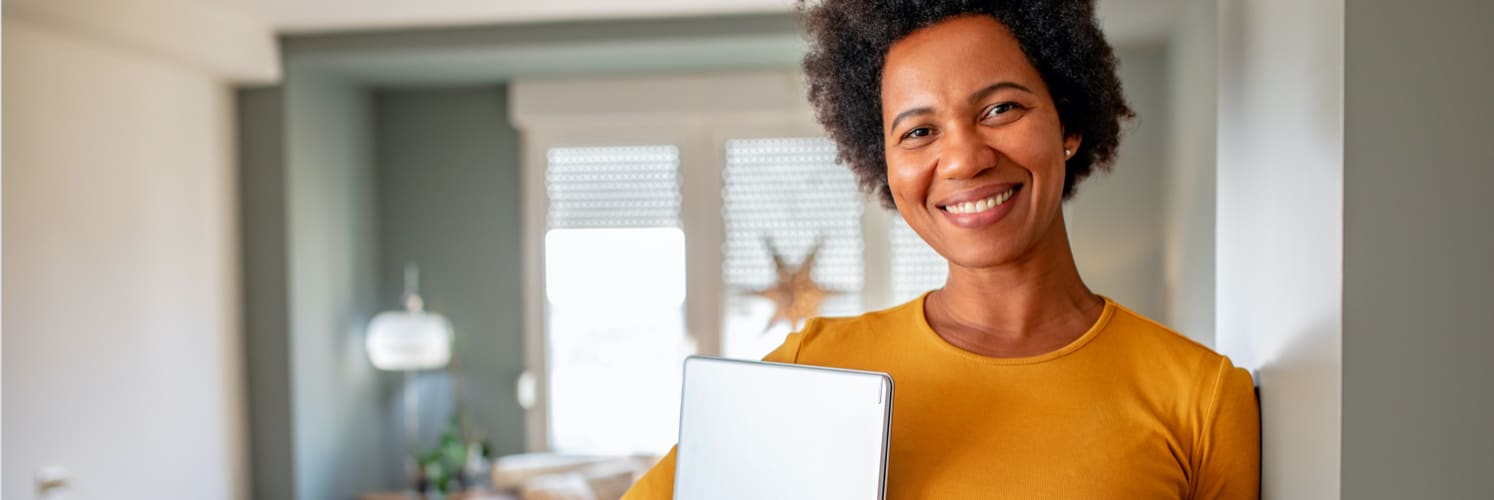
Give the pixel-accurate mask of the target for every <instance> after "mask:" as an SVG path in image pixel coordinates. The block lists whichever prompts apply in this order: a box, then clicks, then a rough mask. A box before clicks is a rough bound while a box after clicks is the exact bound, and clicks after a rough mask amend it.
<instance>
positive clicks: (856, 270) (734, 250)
mask: <svg viewBox="0 0 1494 500" xmlns="http://www.w3.org/2000/svg"><path fill="white" fill-rule="evenodd" d="M725 153H726V163H725V165H724V168H723V172H722V175H723V181H724V188H723V192H722V211H721V214H722V217H723V222H724V225H725V229H726V235H725V236H726V243H725V262H724V263H723V265H722V273H723V274H724V278H725V281H726V286H727V291H726V292H727V294H726V295H727V308H726V318H725V321H724V325H723V331H722V335H723V339H722V340H723V343H722V350H723V354H724V355H726V356H731V357H741V358H760V357H762V356H763V355H765V354H767V352H768V351H770V350H771V349H772V348H774V347H777V345H778V344H779V343H781V342H782V341H783V336H784V335H785V334H787V333H788V331H789V327H788V325H787V324H784V323H779V324H776V325H774V326H773V328H772V329H766V327H767V326H768V321H769V319H770V318H771V317H772V314H773V304H772V303H771V302H769V301H768V300H766V299H763V298H760V297H755V296H753V295H751V292H752V291H755V290H761V289H764V288H767V287H769V286H771V285H772V284H773V283H774V281H775V280H776V276H777V275H776V272H775V269H774V267H773V260H772V256H771V254H770V253H769V249H768V243H769V242H771V243H772V245H774V246H775V247H776V248H777V250H778V252H779V253H780V254H781V255H783V256H784V258H785V259H786V261H787V262H788V263H789V264H790V265H798V264H799V263H801V262H802V261H803V259H804V257H805V256H806V255H807V254H808V253H809V251H810V249H811V248H813V247H814V245H815V244H816V242H819V244H820V250H819V255H818V257H817V258H816V259H817V260H816V265H815V267H814V270H813V273H812V276H813V277H814V279H815V281H816V282H817V283H818V284H819V285H820V286H821V287H823V288H826V289H829V290H832V291H834V292H836V293H835V295H832V296H831V297H829V298H828V299H827V300H826V301H825V302H824V304H823V305H822V307H821V309H820V314H821V315H827V316H834V315H854V314H858V313H860V312H862V296H861V294H862V286H863V279H862V276H863V274H864V270H865V267H864V263H863V261H862V239H861V238H862V231H861V213H862V208H863V204H862V195H861V193H860V191H859V190H858V189H857V185H856V179H855V177H854V176H853V175H852V174H851V172H850V171H849V170H847V169H846V168H845V167H843V166H841V165H837V164H836V163H835V153H836V149H835V145H834V143H832V142H831V141H829V140H826V139H823V138H776V139H743V140H730V141H727V142H726V151H725ZM765 329H766V331H765Z"/></svg>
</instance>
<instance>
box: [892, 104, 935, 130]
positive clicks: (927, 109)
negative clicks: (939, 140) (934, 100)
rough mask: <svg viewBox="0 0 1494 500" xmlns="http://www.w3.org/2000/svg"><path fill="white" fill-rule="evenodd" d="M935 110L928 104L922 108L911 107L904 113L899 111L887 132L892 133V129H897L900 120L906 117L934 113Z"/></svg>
mask: <svg viewBox="0 0 1494 500" xmlns="http://www.w3.org/2000/svg"><path fill="white" fill-rule="evenodd" d="M933 112H934V108H930V107H928V106H924V107H921V108H913V109H909V110H906V111H903V112H902V113H898V114H897V117H895V118H893V119H892V125H889V126H888V127H887V132H888V133H891V132H892V131H894V130H897V123H898V122H900V121H903V119H904V118H912V117H914V116H918V115H927V114H930V113H933Z"/></svg>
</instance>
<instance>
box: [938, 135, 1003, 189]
mask: <svg viewBox="0 0 1494 500" xmlns="http://www.w3.org/2000/svg"><path fill="white" fill-rule="evenodd" d="M944 140H945V143H944V147H943V148H941V151H940V155H939V171H938V173H939V176H940V177H943V178H946V179H969V178H973V177H975V176H978V175H980V173H981V172H984V171H986V170H987V169H992V168H996V164H997V162H998V159H997V158H998V156H999V155H997V154H996V149H995V148H993V147H991V145H990V144H987V143H986V141H985V138H984V137H981V135H980V133H978V132H977V131H976V130H975V127H973V126H966V127H958V128H954V129H950V130H949V132H948V133H947V134H946V135H945V136H944Z"/></svg>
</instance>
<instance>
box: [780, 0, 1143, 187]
mask: <svg viewBox="0 0 1494 500" xmlns="http://www.w3.org/2000/svg"><path fill="white" fill-rule="evenodd" d="M798 9H799V12H800V14H801V16H802V19H803V22H804V25H805V30H806V31H807V36H808V38H809V43H810V51H809V54H808V55H807V56H805V57H804V73H805V76H806V77H807V79H808V83H809V101H810V104H812V105H813V106H814V108H815V116H816V117H817V118H818V119H819V121H820V124H822V125H824V127H825V129H826V131H828V132H829V134H830V137H831V138H832V139H834V140H835V142H836V144H837V145H838V146H839V148H840V153H839V157H838V160H839V161H840V163H842V164H844V165H847V166H849V167H850V169H851V171H852V172H854V173H855V174H856V177H857V178H858V179H859V180H860V183H861V187H862V189H863V190H865V191H866V192H867V193H871V194H876V195H878V196H879V197H880V198H881V200H882V204H883V205H884V206H886V207H888V208H894V206H895V205H894V202H893V199H892V190H891V189H890V188H889V187H888V185H887V161H886V157H885V151H884V145H883V142H882V99H881V87H882V83H881V80H882V66H883V64H884V63H885V62H886V59H887V50H888V49H889V48H890V47H891V46H892V44H893V43H894V42H896V41H898V40H900V39H902V38H903V37H906V36H908V34H910V33H912V32H914V31H917V30H918V29H920V28H924V27H927V26H930V25H933V24H936V23H938V22H940V21H943V20H945V19H949V18H952V17H958V16H966V15H988V16H991V17H994V18H995V19H996V20H997V21H998V22H1000V23H1001V24H1003V25H1005V26H1006V27H1007V29H1008V30H1010V31H1011V33H1012V35H1013V36H1014V37H1016V39H1017V43H1018V44H1019V45H1020V46H1021V48H1022V52H1023V53H1024V54H1026V56H1027V58H1028V60H1030V61H1031V62H1032V65H1033V66H1034V67H1036V68H1037V70H1038V73H1039V74H1040V75H1042V78H1043V81H1044V82H1045V83H1046V84H1047V85H1048V88H1049V91H1050V93H1051V95H1052V96H1053V101H1054V104H1055V106H1056V107H1057V109H1058V117H1059V121H1060V122H1061V123H1062V124H1063V128H1064V130H1065V132H1066V133H1067V134H1079V135H1080V136H1082V137H1083V138H1084V140H1083V142H1081V143H1080V146H1079V151H1076V152H1075V153H1074V156H1073V157H1071V158H1070V159H1069V160H1068V163H1067V175H1066V176H1065V179H1064V185H1063V196H1064V199H1068V198H1069V197H1071V196H1073V194H1074V186H1075V185H1076V184H1078V183H1079V181H1080V180H1083V179H1084V178H1085V177H1087V176H1089V174H1090V173H1092V172H1094V171H1095V170H1096V169H1099V170H1108V169H1109V167H1110V164H1111V162H1113V161H1114V160H1115V153H1116V149H1117V148H1118V147H1119V146H1120V122H1121V121H1122V120H1126V119H1129V118H1131V117H1133V116H1134V115H1135V113H1133V112H1132V111H1131V108H1130V106H1128V105H1127V104H1126V98H1125V96H1124V95H1123V93H1122V92H1121V82H1120V77H1119V76H1118V75H1117V74H1116V62H1115V51H1114V49H1112V48H1111V47H1110V44H1109V43H1108V42H1106V41H1105V35H1104V33H1102V32H1101V31H1100V26H1099V24H1098V22H1097V21H1096V20H1095V15H1094V12H1095V6H1094V0H984V1H982V0H823V1H820V2H818V3H816V4H814V5H809V4H807V3H806V0H799V6H798Z"/></svg>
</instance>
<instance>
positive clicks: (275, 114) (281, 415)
mask: <svg viewBox="0 0 1494 500" xmlns="http://www.w3.org/2000/svg"><path fill="white" fill-rule="evenodd" d="M238 120H239V126H238V133H239V193H240V194H239V201H240V209H239V214H240V215H239V217H240V219H239V224H240V226H239V227H240V230H241V231H242V232H243V236H242V238H241V243H242V251H241V254H242V256H243V257H242V266H243V286H244V292H243V293H244V295H243V297H244V306H243V310H244V352H245V371H246V380H247V383H248V394H249V408H248V410H249V443H250V450H249V451H250V466H249V469H250V472H251V474H250V476H251V477H250V480H251V488H250V491H251V493H252V494H253V496H254V498H261V499H269V498H287V499H293V498H295V486H296V482H295V481H296V475H295V473H296V462H295V430H294V427H293V425H294V418H293V416H292V406H291V399H290V394H291V375H292V374H291V360H290V343H291V330H290V301H289V300H288V299H287V296H288V294H289V292H290V285H289V283H288V282H287V279H288V276H287V273H288V272H289V268H288V266H287V265H286V259H287V258H288V257H289V256H288V255H287V246H286V244H287V243H286V241H287V236H288V235H287V234H286V227H285V225H286V220H287V219H286V212H287V207H286V205H285V140H286V138H285V131H284V127H285V90H284V89H283V88H280V87H273V88H261V89H251V90H245V91H242V92H240V93H239V98H238Z"/></svg>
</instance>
